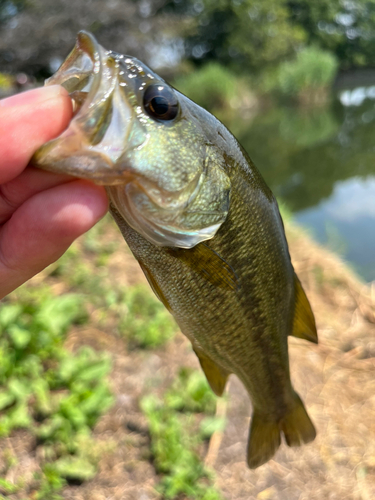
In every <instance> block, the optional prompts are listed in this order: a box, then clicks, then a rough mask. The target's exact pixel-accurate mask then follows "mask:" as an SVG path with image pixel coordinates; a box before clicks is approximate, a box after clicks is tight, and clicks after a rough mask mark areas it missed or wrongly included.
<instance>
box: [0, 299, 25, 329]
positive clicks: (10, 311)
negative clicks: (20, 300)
mask: <svg viewBox="0 0 375 500" xmlns="http://www.w3.org/2000/svg"><path fill="white" fill-rule="evenodd" d="M21 311H22V306H21V304H9V305H8V304H7V305H3V306H2V307H1V309H0V327H1V328H0V330H2V329H3V328H7V327H8V326H9V325H11V324H12V323H14V322H15V321H16V319H17V317H18V316H19V315H20V314H21Z"/></svg>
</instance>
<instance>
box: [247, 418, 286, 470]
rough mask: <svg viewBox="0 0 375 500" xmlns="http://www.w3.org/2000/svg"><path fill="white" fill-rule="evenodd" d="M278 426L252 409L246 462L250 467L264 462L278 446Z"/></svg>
mask: <svg viewBox="0 0 375 500" xmlns="http://www.w3.org/2000/svg"><path fill="white" fill-rule="evenodd" d="M280 443H281V439H280V427H279V424H278V423H277V422H267V421H266V420H264V418H263V415H262V414H260V413H258V412H257V411H256V410H254V413H253V417H252V419H251V426H250V436H249V444H248V447H247V463H248V465H249V467H250V469H256V468H257V467H259V466H260V465H263V464H265V463H266V462H268V460H270V459H271V458H272V457H273V456H274V454H275V453H276V451H277V449H278V447H279V446H280Z"/></svg>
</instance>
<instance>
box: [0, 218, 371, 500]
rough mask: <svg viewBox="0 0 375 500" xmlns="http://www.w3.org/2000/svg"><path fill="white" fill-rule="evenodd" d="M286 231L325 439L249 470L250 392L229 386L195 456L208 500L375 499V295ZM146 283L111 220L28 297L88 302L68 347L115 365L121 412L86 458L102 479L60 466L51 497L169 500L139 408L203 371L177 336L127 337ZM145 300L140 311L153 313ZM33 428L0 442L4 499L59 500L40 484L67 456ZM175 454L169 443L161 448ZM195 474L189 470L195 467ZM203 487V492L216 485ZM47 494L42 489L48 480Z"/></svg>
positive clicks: (307, 373)
mask: <svg viewBox="0 0 375 500" xmlns="http://www.w3.org/2000/svg"><path fill="white" fill-rule="evenodd" d="M286 231H287V237H288V241H289V245H290V252H291V256H292V260H293V264H294V266H295V269H296V271H297V273H298V275H299V277H300V279H301V281H302V283H303V286H304V288H305V290H306V293H307V295H308V297H309V299H310V301H311V304H312V307H313V310H314V313H315V316H316V320H317V326H318V334H319V345H313V344H310V343H308V342H305V341H302V340H299V339H294V338H291V339H290V342H289V344H290V358H291V373H292V380H293V383H294V385H295V387H296V390H297V391H298V392H299V394H300V395H301V397H302V399H303V400H304V401H305V403H306V406H307V408H308V411H309V413H310V415H311V417H312V419H313V421H314V423H315V425H316V427H317V430H318V436H317V438H316V440H315V441H314V443H312V444H311V445H308V446H304V447H302V448H300V449H289V448H287V446H285V445H283V446H282V447H281V448H280V450H279V452H278V453H277V455H276V457H275V459H274V460H271V461H270V462H269V463H268V464H266V465H265V466H263V467H261V468H259V469H257V470H255V471H250V470H249V469H248V468H247V467H246V465H245V461H244V459H245V449H246V442H247V434H248V427H249V421H250V418H249V417H250V414H251V408H250V403H249V400H248V397H247V395H246V393H245V391H244V389H243V387H242V386H241V384H240V383H239V381H238V380H237V379H236V378H235V377H233V376H232V377H231V378H230V383H229V391H228V396H227V398H226V399H224V400H220V403H219V404H218V405H217V410H216V413H217V415H216V417H217V418H218V419H219V420H216V422H218V421H220V419H221V421H222V419H223V418H225V421H226V425H225V428H224V429H223V428H222V427H221V426H220V425H219V426H218V425H216V427H214V430H213V433H212V432H211V434H209V435H210V436H211V437H210V438H207V437H206V438H205V439H204V440H203V441H200V442H198V441H197V442H196V444H195V445H194V450H195V451H194V452H196V453H197V454H198V456H199V457H200V460H201V462H202V463H205V464H206V466H207V467H209V468H211V469H213V470H214V471H215V479H214V487H215V488H216V490H215V491H216V492H217V496H211V497H210V498H215V499H216V498H220V495H222V497H223V498H225V499H228V500H229V499H230V500H240V499H241V500H245V499H246V500H249V499H260V500H262V499H263V500H267V499H272V500H294V499H296V500H297V499H299V500H302V499H308V500H314V499H316V500H318V499H319V500H321V499H322V498H340V500H341V499H353V500H354V499H363V500H368V499H371V498H374V497H375V423H374V418H373V415H374V414H375V413H374V412H375V399H374V389H375V382H374V380H375V377H374V374H375V340H374V339H375V286H374V285H372V286H370V285H367V284H365V283H363V282H361V281H360V280H359V279H358V278H357V276H355V275H354V274H353V273H352V271H350V270H349V269H348V268H347V266H346V265H345V263H344V262H342V261H341V260H340V259H339V258H338V257H337V256H336V255H334V254H332V253H330V252H329V251H327V250H326V249H324V248H322V247H320V246H319V245H317V244H316V243H315V242H313V241H312V240H311V238H310V237H309V236H308V235H307V234H306V233H305V232H304V231H303V230H302V229H301V228H299V227H297V226H295V225H293V224H292V223H290V222H288V221H287V222H286ZM140 284H143V285H145V279H144V277H143V275H142V273H141V271H140V269H139V266H138V265H137V263H136V261H135V260H134V258H133V257H132V255H131V254H130V252H129V250H128V249H127V248H126V246H125V244H124V243H123V241H122V238H121V235H120V234H119V232H118V231H117V229H116V228H115V227H114V224H113V223H112V222H111V221H109V220H106V221H104V222H102V223H101V224H100V225H99V226H97V227H96V228H95V230H94V231H93V232H91V233H89V234H88V235H86V236H85V237H84V238H81V239H80V240H79V241H78V242H76V243H75V244H74V245H73V247H72V249H71V250H70V251H69V253H68V256H65V257H63V259H62V260H61V261H59V262H58V263H56V264H55V265H53V266H51V267H50V268H48V269H47V270H46V271H45V272H43V273H41V274H40V275H39V276H37V277H36V278H34V279H33V280H32V281H31V282H30V283H29V284H28V286H27V289H28V290H29V291H28V292H27V293H28V294H29V295H30V294H32V293H36V294H39V295H41V292H40V290H41V289H43V290H45V287H48V292H49V293H50V294H51V295H52V296H54V297H64V296H66V294H67V293H78V294H80V295H81V296H82V297H83V298H84V309H85V311H86V313H87V316H86V319H85V320H81V324H75V325H74V324H73V325H72V326H71V328H70V330H69V332H68V335H67V338H66V341H65V348H67V349H68V350H69V352H72V353H77V352H79V348H80V347H82V346H87V345H88V346H90V347H91V348H92V349H94V350H95V351H97V352H98V353H101V352H103V351H105V352H107V353H109V355H110V357H111V358H112V371H111V374H110V387H111V391H112V393H113V396H114V402H113V404H112V407H111V409H109V410H108V411H107V412H106V413H105V414H104V415H103V416H102V417H101V418H100V420H99V421H98V422H97V424H96V425H95V427H94V429H93V431H92V434H91V436H90V439H92V441H91V442H90V443H91V444H90V453H89V452H88V451H87V449H86V451H84V453H86V455H84V457H85V460H86V461H87V460H88V461H89V462H90V463H92V464H94V466H95V468H96V473H94V474H93V475H92V476H91V479H89V480H88V479H85V478H84V477H83V476H82V474H81V471H78V472H77V471H76V472H75V473H74V471H73V472H72V471H70V474H71V476H70V477H69V474H68V472H67V469H66V468H65V469H62V468H60V469H59V470H60V473H59V474H60V476H56V477H58V478H60V480H61V483H60V486H58V487H57V489H56V491H55V492H54V493H53V495H55V496H54V498H58V497H57V496H56V495H58V494H59V495H61V497H60V498H64V499H74V500H104V499H105V498H109V497H110V498H113V499H118V500H120V499H122V498H126V499H127V500H136V499H137V500H139V499H140V498H142V499H145V500H146V499H147V500H154V499H161V498H164V497H163V496H162V494H161V493H160V489H159V492H158V490H157V489H156V488H157V487H158V485H159V487H160V483H161V481H162V478H163V477H169V478H172V479H171V480H173V478H174V476H173V475H171V473H168V472H164V473H161V472H160V470H159V471H158V470H157V469H156V468H155V467H156V461H155V455H154V453H155V451H154V452H152V453H151V452H150V449H151V447H152V446H153V439H154V437H153V436H154V435H153V434H150V421H149V420H148V419H147V418H146V416H145V413H144V411H143V410H142V408H143V409H144V405H143V404H140V402H141V401H144V397H145V396H148V395H150V394H151V395H153V396H158V397H159V398H162V400H163V401H170V399H168V398H167V399H165V397H166V396H165V395H166V394H171V393H170V388H171V386H173V384H175V382H176V380H180V377H181V368H182V367H185V370H188V372H189V370H193V372H192V373H195V372H197V373H198V372H199V366H198V363H197V360H196V357H195V355H194V354H193V352H192V351H191V348H190V345H189V342H188V341H187V340H186V339H185V337H184V336H182V335H181V334H180V333H177V334H176V335H175V336H171V337H170V338H168V339H165V340H163V342H164V343H163V344H162V345H160V346H158V345H157V344H156V345H154V346H153V347H151V346H150V344H149V345H148V346H147V345H146V346H145V345H144V346H143V348H141V347H140V344H139V343H138V344H137V342H136V341H135V339H134V336H133V337H131V338H130V337H129V335H128V333H127V332H128V330H129V329H130V326H131V329H132V331H133V332H134V331H136V330H134V328H135V327H134V322H133V323H132V324H130V323H127V325H128V326H126V328H125V330H124V329H121V328H120V326H119V325H121V321H122V320H123V318H124V317H127V315H128V314H129V311H131V310H132V305H131V301H130V302H129V300H128V298H127V297H129V296H128V295H127V291H129V290H134V287H138V286H140ZM17 294H18V295H17ZM25 294H26V292H25V290H24V291H23V292H22V293H21V292H17V293H16V294H14V295H13V296H12V297H10V299H9V300H8V301H6V302H5V303H4V304H5V305H10V304H15V303H16V302H17V301H18V302H19V301H20V300H21V299H22V300H25V296H26V295H27V294H26V295H25ZM146 295H147V294H146ZM146 295H145V298H144V299H142V300H144V302H143V304H144V305H143V306H142V308H141V309H142V310H145V308H146V305H147V304H148V303H149V302H148V300H149V299H148V298H147V297H148V295H147V296H146ZM4 304H3V307H4ZM141 304H142V301H141ZM147 308H149V307H148V306H147ZM158 314H159V313H158ZM137 321H139V319H137ZM149 321H151V319H150V320H149ZM152 321H154V320H152ZM160 321H161V320H160ZM164 321H165V320H164V319H163V322H162V323H160V322H159V325H161V327H160V326H159V330H160V328H162V329H163V328H164V327H163V325H165V323H164ZM153 324H155V323H153ZM129 325H130V326H129ZM145 330H147V324H145V323H142V326H141V331H142V332H144V331H145ZM142 338H144V337H142ZM138 340H139V339H138ZM189 373H190V372H189ZM181 383H182V382H181ZM181 387H185V388H184V389H180V390H183V392H184V394H185V395H186V394H190V393H189V390H190V389H189V390H188V389H187V388H186V387H187V386H181ZM168 391H169V392H168ZM52 395H53V394H52ZM174 397H176V396H174ZM163 398H164V399H163ZM169 398H170V396H169ZM29 404H31V405H32V404H33V403H32V401H31V402H30V403H29ZM168 404H169V403H168ZM6 411H7V410H4V411H3V414H4V412H5V413H6ZM200 411H201V413H186V416H187V418H188V419H189V420H186V421H185V425H189V426H190V425H193V427H189V429H190V431H189V432H191V433H192V434H193V435H196V436H198V435H200V434H199V433H200V431H199V429H200V422H201V421H202V418H203V419H204V418H205V412H206V411H208V410H200ZM184 412H186V409H185V410H182V411H181V410H174V413H173V415H174V416H173V422H176V419H180V418H185V413H184ZM189 415H190V416H189ZM208 415H210V413H209V411H208ZM210 418H211V419H212V415H211V417H210ZM171 421H172V420H167V421H164V424H163V425H169V424H168V422H169V423H170V422H171ZM33 422H34V423H33V424H32V426H30V427H29V428H28V429H23V430H22V429H18V430H17V429H14V430H13V431H12V433H11V434H10V435H9V436H8V437H4V438H2V439H1V440H0V450H1V451H0V471H1V473H2V475H3V477H4V478H5V479H6V481H7V482H8V487H9V484H13V485H16V487H15V490H14V492H11V490H10V489H9V488H8V493H7V494H6V498H9V499H11V500H19V499H22V498H25V497H28V498H35V499H44V498H45V499H46V500H47V499H50V498H52V496H51V495H52V493H51V490H50V491H49V493H47V494H46V493H43V491H42V489H41V488H42V486H41V485H42V483H40V482H39V483H38V480H37V479H35V478H36V477H37V476H38V474H39V475H40V474H44V475H45V474H46V472H45V471H46V470H48V468H47V469H46V465H49V467H50V469H49V470H51V468H53V465H54V460H58V457H59V454H58V453H57V455H54V453H56V449H57V450H60V452H59V453H60V455H61V450H62V448H61V445H60V448H59V445H58V442H57V448H56V449H55V448H54V450H55V451H54V452H53V451H52V448H51V445H50V446H49V447H46V444H45V443H43V442H42V441H40V440H38V439H36V437H35V436H36V429H37V428H38V427H39V426H40V425H41V421H40V415H39V420H38V419H35V420H33ZM187 422H190V423H189V424H187ZM194 426H195V427H194ZM173 429H175V428H173ZM191 429H195V430H194V431H193V432H192V431H191ZM169 435H170V434H169ZM181 439H185V437H184V436H183V435H182V438H181ZM184 442H185V441H184ZM167 445H168V440H166V441H165V442H164V443H163V446H167ZM54 446H56V445H54ZM86 448H87V444H86ZM169 449H170V448H168V450H169ZM71 456H72V455H71ZM86 463H87V462H86ZM189 466H191V464H190V462H189V464H188V463H187V464H186V467H189ZM195 467H196V466H195ZM81 469H82V467H81ZM194 470H195V473H196V469H194ZM74 474H76V476H75V477H74ZM80 474H81V475H80ZM54 477H55V476H54ZM56 477H55V479H56ZM186 477H189V476H188V475H187V476H186ZM191 477H199V476H191ZM202 477H203V476H202ZM47 479H48V477H47ZM65 481H67V483H64V482H65ZM200 481H203V484H205V482H207V481H208V479H200ZM47 482H48V481H47ZM43 484H44V488H45V484H46V482H44V483H43ZM207 485H208V482H207ZM191 486H192V488H193V489H192V492H193V493H191V494H190V495H182V496H181V495H180V496H178V495H176V496H173V497H170V498H177V497H178V498H189V499H190V498H192V499H198V498H205V497H203V496H199V495H201V493H199V492H198V491H197V490H195V489H194V486H196V485H194V484H192V485H191ZM207 487H208V486H207ZM219 491H221V493H218V492H219ZM0 492H2V493H4V494H5V490H4V485H1V484H0ZM42 493H43V494H42ZM48 495H49V496H48ZM212 495H213V493H212ZM215 495H216V493H215Z"/></svg>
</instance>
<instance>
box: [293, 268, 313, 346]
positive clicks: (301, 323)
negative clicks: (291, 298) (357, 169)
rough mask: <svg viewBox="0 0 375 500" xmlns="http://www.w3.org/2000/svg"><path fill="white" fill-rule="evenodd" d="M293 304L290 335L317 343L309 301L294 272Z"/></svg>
mask: <svg viewBox="0 0 375 500" xmlns="http://www.w3.org/2000/svg"><path fill="white" fill-rule="evenodd" d="M294 289H295V306H294V318H293V330H292V333H291V335H293V337H298V338H300V339H305V340H309V341H310V342H313V343H314V344H317V343H318V333H317V331H316V324H315V318H314V314H313V312H312V310H311V306H310V303H309V301H308V298H307V297H306V294H305V291H304V289H303V288H302V285H301V282H300V280H299V279H298V277H297V275H296V274H295V273H294Z"/></svg>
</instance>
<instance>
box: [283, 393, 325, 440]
mask: <svg viewBox="0 0 375 500" xmlns="http://www.w3.org/2000/svg"><path fill="white" fill-rule="evenodd" d="M294 397H295V407H294V409H293V410H292V411H291V412H290V413H288V415H286V417H285V418H284V419H283V420H282V421H281V430H282V431H283V433H284V436H285V441H286V443H287V445H288V446H301V444H304V443H310V441H314V439H315V436H316V431H315V427H314V424H313V423H312V422H311V420H310V417H309V416H308V414H307V411H306V410H305V407H304V405H303V403H302V401H301V398H300V397H299V396H298V394H297V393H295V396H294Z"/></svg>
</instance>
